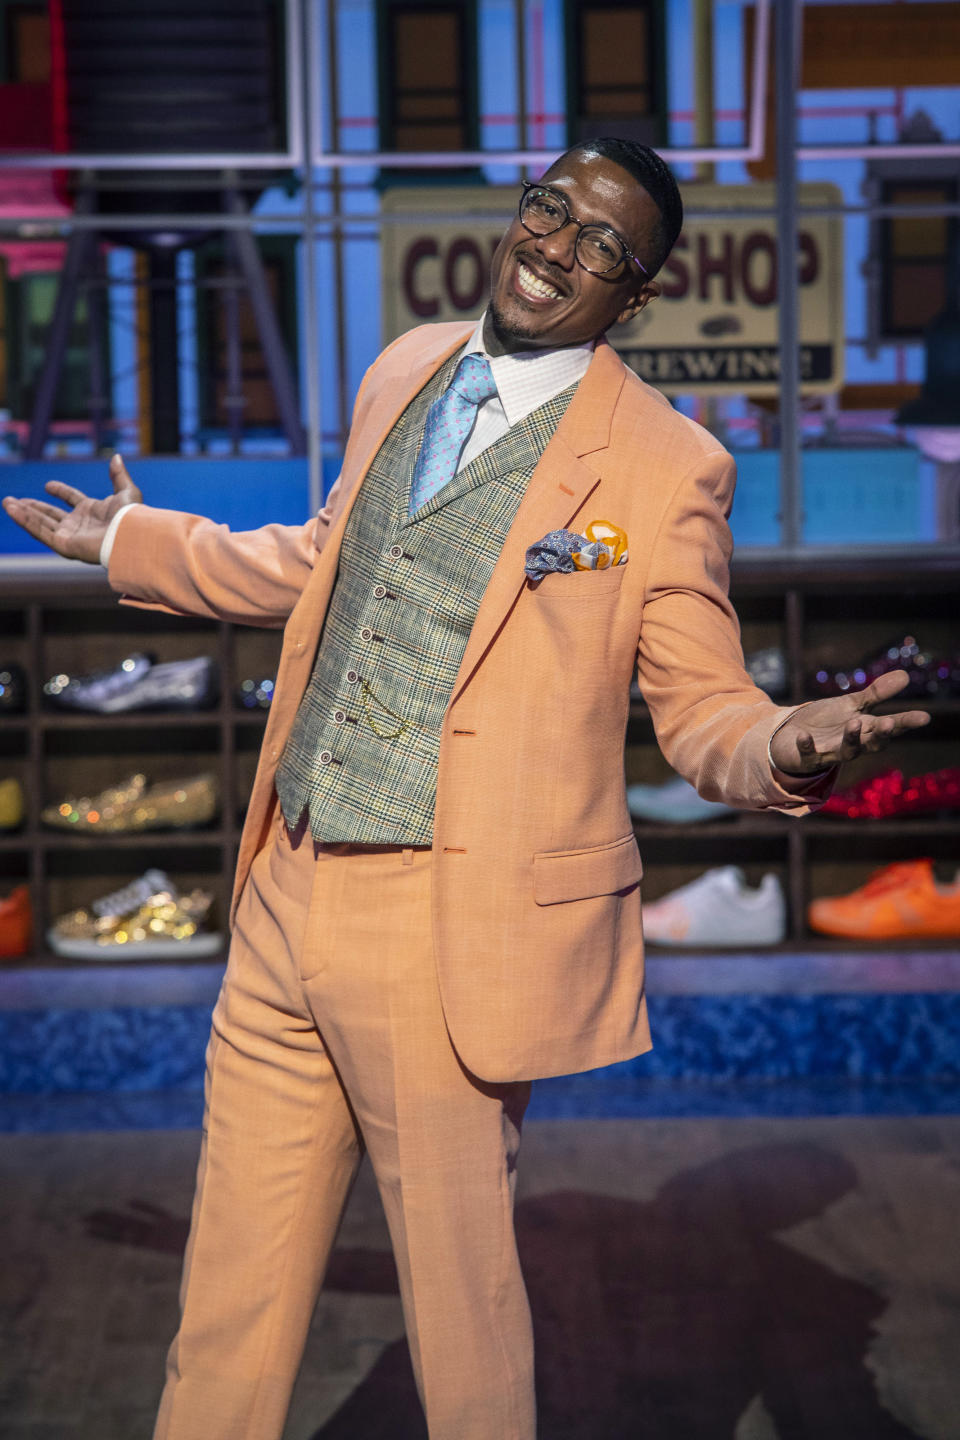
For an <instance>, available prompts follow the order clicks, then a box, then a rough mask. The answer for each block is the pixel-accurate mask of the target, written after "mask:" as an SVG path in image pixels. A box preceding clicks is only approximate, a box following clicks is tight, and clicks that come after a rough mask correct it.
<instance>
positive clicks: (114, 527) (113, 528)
mask: <svg viewBox="0 0 960 1440" xmlns="http://www.w3.org/2000/svg"><path fill="white" fill-rule="evenodd" d="M139 503H140V502H139V501H138V500H131V502H130V504H129V505H121V506H120V509H119V510H118V511H117V513H116V515H114V517H113V519H112V520H111V521H110V524H109V525H108V526H107V533H106V534H105V535H104V537H103V539H102V540H101V541H100V564H101V565H102V566H103V568H104V569H105V570H106V569H107V568H108V567H109V565H110V556H111V555H112V554H113V542H114V541H115V540H116V538H117V531H118V530H119V529H120V521H121V520H122V519H123V517H124V515H126V513H127V511H128V510H132V509H133V507H134V505H138V504H139Z"/></svg>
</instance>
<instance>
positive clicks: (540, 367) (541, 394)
mask: <svg viewBox="0 0 960 1440" xmlns="http://www.w3.org/2000/svg"><path fill="white" fill-rule="evenodd" d="M485 319H486V311H484V313H483V315H481V316H480V319H479V320H478V321H477V323H476V325H475V327H474V330H473V334H472V335H471V336H470V338H469V340H468V341H467V343H466V345H465V347H464V349H463V351H462V353H463V354H464V355H473V354H478V355H483V356H484V357H485V358H486V359H487V360H488V361H489V362H490V370H491V373H492V375H493V382H494V384H495V385H496V387H497V394H498V395H499V397H500V404H501V405H502V406H503V413H504V415H505V416H506V419H507V424H508V425H511V426H513V425H516V424H517V423H518V422H519V421H520V420H523V419H524V418H525V416H527V415H529V414H530V413H531V412H532V411H534V410H537V409H539V407H540V406H541V405H545V404H546V402H547V401H548V400H552V399H553V397H554V396H555V395H559V394H560V393H561V391H563V390H568V389H569V388H570V386H571V385H576V384H577V382H578V381H580V380H582V379H583V377H584V375H585V374H586V373H587V367H588V366H589V364H590V361H591V360H592V359H593V351H594V342H593V341H592V340H590V341H588V342H587V343H586V344H585V345H566V346H563V347H561V348H559V349H555V350H524V351H518V352H517V353H516V354H514V355H489V354H488V353H487V348H486V346H485V345H484V343H483V322H484V320H485Z"/></svg>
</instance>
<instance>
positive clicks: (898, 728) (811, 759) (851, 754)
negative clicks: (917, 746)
mask: <svg viewBox="0 0 960 1440" xmlns="http://www.w3.org/2000/svg"><path fill="white" fill-rule="evenodd" d="M909 683H910V677H909V675H908V674H907V672H906V670H891V671H889V672H888V674H886V675H878V676H877V678H876V680H874V681H873V683H872V684H871V685H867V686H866V688H865V689H863V690H858V691H856V692H855V693H854V694H851V695H832V696H831V697H830V698H829V699H828V700H814V701H812V702H811V703H810V704H809V705H804V706H803V708H802V709H801V710H798V711H797V713H796V715H791V717H790V719H789V720H788V721H787V723H786V724H785V725H784V726H782V727H781V729H779V730H778V731H777V733H776V734H775V735H774V737H773V739H772V741H771V742H770V754H771V755H772V756H773V763H774V764H775V765H776V766H777V768H778V769H779V770H785V771H786V772H787V773H788V774H790V775H810V774H812V773H813V772H814V771H816V770H827V769H829V767H830V766H831V765H839V764H840V763H841V761H844V760H854V759H856V757H857V756H858V755H864V754H873V753H874V751H877V750H882V749H883V748H884V747H885V746H886V745H889V743H890V741H891V740H894V739H896V737H897V736H898V735H903V734H905V732H906V731H908V730H919V729H920V727H921V726H923V725H926V724H928V723H929V720H930V716H929V715H928V714H927V712H926V711H925V710H898V711H897V712H896V714H894V715H874V714H873V709H874V707H875V706H877V705H881V704H883V702H884V701H885V700H892V699H893V697H894V696H895V695H899V693H900V691H901V690H902V689H903V688H904V686H905V685H908V684H909Z"/></svg>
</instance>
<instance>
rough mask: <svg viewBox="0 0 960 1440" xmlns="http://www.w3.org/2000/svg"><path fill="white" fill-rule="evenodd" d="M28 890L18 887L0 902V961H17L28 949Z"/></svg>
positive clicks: (29, 926)
mask: <svg viewBox="0 0 960 1440" xmlns="http://www.w3.org/2000/svg"><path fill="white" fill-rule="evenodd" d="M32 930H33V926H32V923H31V919H30V889H29V886H27V885H18V886H17V888H16V890H11V892H10V894H9V895H8V896H7V897H6V899H5V900H0V960H19V958H20V956H21V955H26V953H27V951H28V950H29V949H30V940H31V932H32Z"/></svg>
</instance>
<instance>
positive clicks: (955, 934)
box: [807, 857, 960, 940]
mask: <svg viewBox="0 0 960 1440" xmlns="http://www.w3.org/2000/svg"><path fill="white" fill-rule="evenodd" d="M807 923H808V924H809V926H810V929H811V930H816V931H818V932H819V933H820V934H821V935H839V936H842V937H843V938H844V939H847V940H926V939H941V940H956V939H960V870H958V871H957V873H956V875H955V876H954V879H953V881H952V883H950V884H946V885H941V884H940V882H939V881H938V880H937V878H936V876H935V875H934V873H933V861H932V860H931V859H930V858H929V857H927V858H925V859H923V860H898V861H896V862H895V863H894V864H893V865H884V866H882V867H881V869H879V870H875V871H874V872H873V874H872V875H871V876H870V878H869V879H868V880H867V882H866V884H864V885H861V886H860V888H859V889H858V890H851V891H850V893H849V895H831V896H825V897H823V898H821V899H819V900H813V901H811V902H810V905H809V906H808V908H807Z"/></svg>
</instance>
